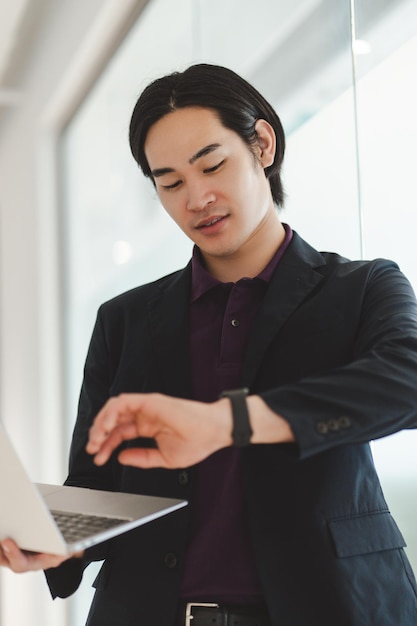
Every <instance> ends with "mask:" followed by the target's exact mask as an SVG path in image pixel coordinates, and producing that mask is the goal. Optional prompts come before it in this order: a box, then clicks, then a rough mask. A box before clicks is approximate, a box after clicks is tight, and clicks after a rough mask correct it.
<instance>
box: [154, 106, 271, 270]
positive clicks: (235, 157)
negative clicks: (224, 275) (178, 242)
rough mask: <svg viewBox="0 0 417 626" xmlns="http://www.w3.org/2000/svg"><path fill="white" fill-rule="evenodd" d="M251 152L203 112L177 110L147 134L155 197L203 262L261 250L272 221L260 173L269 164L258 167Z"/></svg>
mask: <svg viewBox="0 0 417 626" xmlns="http://www.w3.org/2000/svg"><path fill="white" fill-rule="evenodd" d="M265 124H266V122H265ZM257 130H258V129H257ZM260 130H261V131H262V128H261V129H260ZM258 134H259V133H258ZM261 134H262V132H261ZM254 151H255V153H256V154H254V153H253V152H251V150H250V149H249V147H248V146H247V145H246V144H245V143H244V142H243V140H242V139H241V138H240V137H239V135H238V134H237V133H235V132H234V131H232V130H230V129H228V128H225V127H224V126H223V125H222V123H221V122H220V119H219V118H218V116H217V115H216V113H215V112H214V111H212V110H210V109H205V108H199V107H189V108H184V109H178V110H177V111H174V112H173V113H170V114H168V115H166V116H165V117H163V118H162V119H160V120H159V121H158V122H156V123H155V124H154V125H153V126H152V127H151V128H150V130H149V132H148V135H147V138H146V142H145V154H146V157H147V160H148V163H149V166H150V169H151V171H152V175H153V179H154V181H155V185H156V190H157V193H158V196H159V198H160V200H161V202H162V204H163V206H164V208H165V209H166V211H167V213H168V214H169V215H170V216H171V217H172V218H173V220H174V221H175V222H176V223H177V224H178V226H179V227H180V228H181V229H182V230H183V231H184V233H185V234H186V235H187V236H188V237H189V238H190V239H191V240H192V241H193V242H194V243H195V244H196V245H197V246H198V247H199V248H200V250H201V252H202V254H203V256H204V257H205V258H206V261H207V262H208V263H209V261H210V257H212V256H213V257H216V258H219V257H224V256H230V255H240V254H242V253H244V251H245V247H249V249H250V248H253V246H254V245H255V244H256V245H262V236H263V233H264V232H265V229H268V222H269V221H270V220H271V219H275V218H276V211H275V207H274V204H273V201H272V196H271V189H270V186H269V182H268V180H267V179H266V177H265V173H264V170H263V167H266V166H267V165H269V164H270V163H266V164H265V163H263V164H261V159H262V158H263V157H262V154H263V152H262V145H261V144H260V145H255V147H254ZM257 156H258V157H259V158H257ZM272 214H273V215H274V217H273V218H271V215H272Z"/></svg>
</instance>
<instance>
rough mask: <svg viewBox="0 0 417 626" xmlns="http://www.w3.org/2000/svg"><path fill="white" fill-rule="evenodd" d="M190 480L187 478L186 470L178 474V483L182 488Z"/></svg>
mask: <svg viewBox="0 0 417 626" xmlns="http://www.w3.org/2000/svg"><path fill="white" fill-rule="evenodd" d="M189 481H190V478H189V476H188V472H187V471H186V470H181V472H179V474H178V482H179V484H180V485H181V486H182V487H185V486H186V485H188V483H189Z"/></svg>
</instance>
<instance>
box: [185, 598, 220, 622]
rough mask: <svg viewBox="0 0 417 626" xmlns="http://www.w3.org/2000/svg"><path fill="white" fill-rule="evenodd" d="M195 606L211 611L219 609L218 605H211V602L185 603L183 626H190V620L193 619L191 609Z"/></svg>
mask: <svg viewBox="0 0 417 626" xmlns="http://www.w3.org/2000/svg"><path fill="white" fill-rule="evenodd" d="M196 606H199V607H206V608H211V609H218V608H219V605H218V604H213V603H212V602H187V604H186V606H185V626H191V620H193V619H194V615H193V608H194V607H196Z"/></svg>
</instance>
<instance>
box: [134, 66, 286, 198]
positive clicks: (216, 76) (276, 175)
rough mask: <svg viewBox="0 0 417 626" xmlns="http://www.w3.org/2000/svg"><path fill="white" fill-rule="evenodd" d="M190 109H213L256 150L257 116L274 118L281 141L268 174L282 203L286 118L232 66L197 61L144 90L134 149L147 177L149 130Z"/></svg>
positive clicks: (137, 109)
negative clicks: (146, 142)
mask: <svg viewBox="0 0 417 626" xmlns="http://www.w3.org/2000/svg"><path fill="white" fill-rule="evenodd" d="M186 107H203V108H206V109H212V110H213V111H215V112H216V113H217V115H218V116H219V119H220V121H221V123H222V124H223V126H225V127H226V128H229V129H230V130H233V131H235V132H236V133H237V134H238V135H239V136H240V137H241V139H242V140H243V141H244V142H245V143H246V144H247V145H248V147H249V148H250V149H252V146H253V144H254V143H255V142H256V138H257V135H256V130H255V124H256V122H257V120H258V119H264V120H266V121H267V122H269V124H270V125H271V126H272V128H273V129H274V131H275V135H276V142H277V145H276V153H275V158H274V161H273V163H272V164H271V165H270V166H268V167H266V168H265V176H266V177H267V178H268V179H269V184H270V186H271V192H272V198H273V200H274V202H275V204H276V205H277V206H281V205H282V204H283V202H284V191H283V187H282V183H281V175H280V171H281V165H282V161H283V158H284V151H285V135H284V130H283V128H282V124H281V121H280V119H279V117H278V115H277V113H276V112H275V110H274V109H273V107H272V106H271V105H270V104H269V102H267V100H266V99H265V98H264V97H263V96H262V95H261V94H260V93H259V92H258V91H257V90H256V89H255V87H253V86H252V85H251V84H250V83H248V82H247V81H246V80H245V79H244V78H242V77H241V76H239V75H238V74H236V73H235V72H233V71H232V70H230V69H227V68H225V67H221V66H218V65H209V64H206V63H200V64H197V65H192V66H190V67H188V68H187V69H186V70H185V71H183V72H173V73H172V74H168V75H167V76H163V77H162V78H158V79H157V80H155V81H153V82H152V83H150V84H149V85H148V86H147V87H146V88H145V89H144V91H143V92H142V94H141V95H140V97H139V99H138V101H137V103H136V105H135V108H134V110H133V114H132V119H131V121H130V130H129V141H130V149H131V151H132V154H133V157H134V159H135V160H136V162H137V163H138V164H139V166H140V168H141V169H142V172H143V173H144V175H145V176H147V177H149V178H152V174H151V171H150V168H149V164H148V161H147V159H146V155H145V150H144V145H145V141H146V136H147V134H148V131H149V129H150V128H151V126H153V124H155V123H156V122H158V121H159V120H160V119H161V118H162V117H164V116H165V115H167V114H168V113H172V112H173V111H176V110H177V109H183V108H186ZM152 180H153V178H152Z"/></svg>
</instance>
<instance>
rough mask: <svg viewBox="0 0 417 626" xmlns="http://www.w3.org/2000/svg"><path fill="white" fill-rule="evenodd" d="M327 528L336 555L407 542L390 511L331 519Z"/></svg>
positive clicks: (373, 549)
mask: <svg viewBox="0 0 417 626" xmlns="http://www.w3.org/2000/svg"><path fill="white" fill-rule="evenodd" d="M328 528H329V531H330V535H331V538H332V540H333V546H334V549H335V552H336V556H337V557H339V558H343V557H349V556H356V555H360V554H370V553H372V552H381V551H382V550H395V549H398V548H405V546H406V545H407V544H406V542H405V540H404V537H403V536H402V534H401V532H400V529H399V528H398V526H397V524H396V523H395V521H394V518H393V517H392V516H391V513H390V512H389V511H375V512H373V513H365V514H361V515H354V516H350V517H343V518H336V519H332V520H329V522H328Z"/></svg>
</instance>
